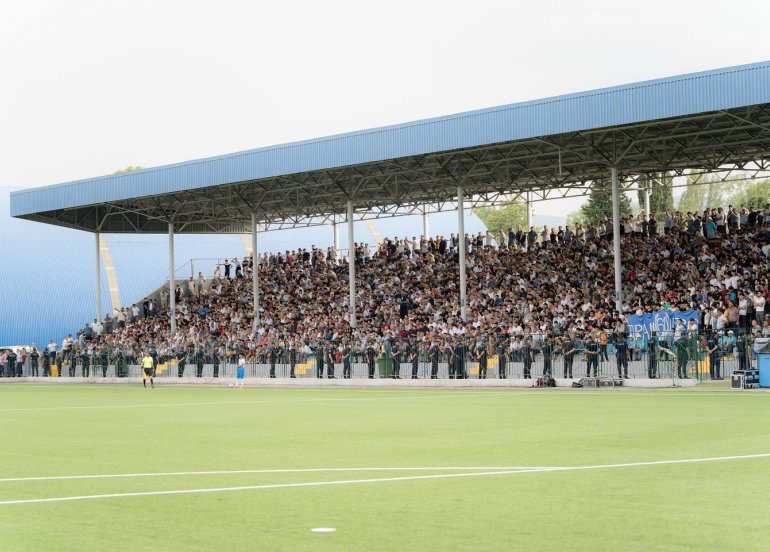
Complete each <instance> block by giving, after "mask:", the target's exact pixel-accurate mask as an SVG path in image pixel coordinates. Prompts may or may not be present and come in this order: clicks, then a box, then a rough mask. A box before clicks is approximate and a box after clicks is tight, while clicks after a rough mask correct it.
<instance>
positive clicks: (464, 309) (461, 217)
mask: <svg viewBox="0 0 770 552" xmlns="http://www.w3.org/2000/svg"><path fill="white" fill-rule="evenodd" d="M464 200H465V198H464V197H463V187H462V186H458V187H457V232H458V234H459V238H460V239H459V241H458V246H459V251H460V317H461V318H462V319H463V322H467V321H468V306H467V305H466V303H467V297H466V283H465V201H464Z"/></svg>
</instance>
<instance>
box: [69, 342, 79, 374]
mask: <svg viewBox="0 0 770 552" xmlns="http://www.w3.org/2000/svg"><path fill="white" fill-rule="evenodd" d="M68 356H69V360H70V370H69V371H70V377H71V378H74V377H75V369H76V368H77V364H78V360H80V353H79V352H78V351H77V350H76V349H75V348H74V346H73V347H72V348H71V349H70V350H69V355H68Z"/></svg>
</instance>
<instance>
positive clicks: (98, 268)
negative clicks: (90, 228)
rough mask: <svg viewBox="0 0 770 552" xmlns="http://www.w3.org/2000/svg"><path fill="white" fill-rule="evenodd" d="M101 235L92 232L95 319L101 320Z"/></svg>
mask: <svg viewBox="0 0 770 552" xmlns="http://www.w3.org/2000/svg"><path fill="white" fill-rule="evenodd" d="M100 237H101V234H100V233H99V231H96V232H94V238H96V319H97V320H101V319H102V270H101V267H102V251H101V248H100V247H99V243H100Z"/></svg>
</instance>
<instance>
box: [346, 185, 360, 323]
mask: <svg viewBox="0 0 770 552" xmlns="http://www.w3.org/2000/svg"><path fill="white" fill-rule="evenodd" d="M354 240H355V236H354V235H353V202H352V201H351V200H348V288H349V289H350V299H349V303H350V327H351V328H357V327H358V322H357V321H356V249H355V246H354V245H353V244H354V243H355V242H354Z"/></svg>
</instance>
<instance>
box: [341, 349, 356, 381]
mask: <svg viewBox="0 0 770 552" xmlns="http://www.w3.org/2000/svg"><path fill="white" fill-rule="evenodd" d="M352 355H353V351H352V350H351V348H350V343H349V342H348V341H347V340H346V341H345V342H344V343H343V344H342V378H343V379H350V371H351V367H352V365H351V362H350V360H351V358H350V357H351V356H352Z"/></svg>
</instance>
